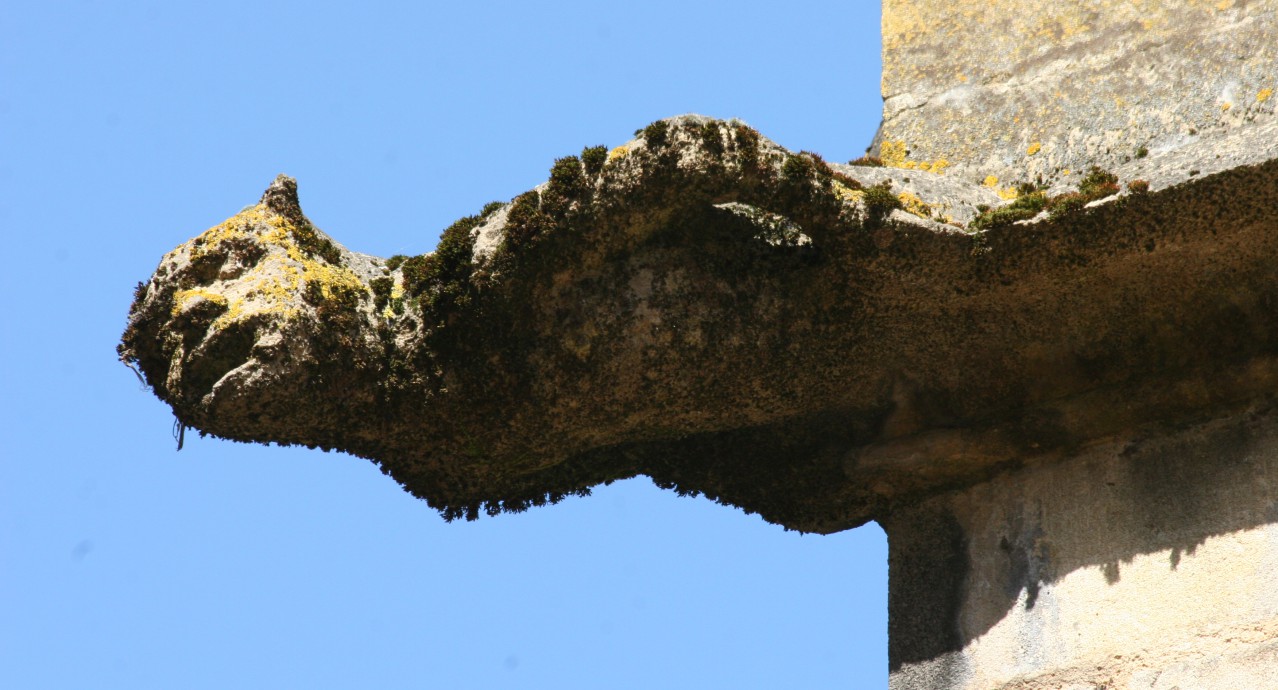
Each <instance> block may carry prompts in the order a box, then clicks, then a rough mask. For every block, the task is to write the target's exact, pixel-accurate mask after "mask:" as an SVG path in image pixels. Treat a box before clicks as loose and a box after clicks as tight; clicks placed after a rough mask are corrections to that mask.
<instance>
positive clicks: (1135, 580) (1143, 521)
mask: <svg viewBox="0 0 1278 690" xmlns="http://www.w3.org/2000/svg"><path fill="white" fill-rule="evenodd" d="M1276 486H1278V410H1275V409H1274V408H1272V407H1269V406H1262V407H1255V408H1251V409H1247V410H1243V411H1241V412H1239V413H1237V414H1234V415H1231V416H1228V417H1224V418H1221V419H1216V420H1213V421H1210V422H1204V423H1200V424H1195V425H1191V426H1188V427H1179V428H1163V429H1158V430H1152V429H1151V430H1146V431H1145V432H1143V433H1127V434H1120V435H1118V436H1116V437H1113V438H1112V439H1109V440H1107V441H1104V442H1099V443H1096V444H1094V445H1092V446H1090V447H1089V448H1087V449H1085V450H1083V451H1081V452H1080V453H1078V454H1077V455H1076V456H1075V457H1073V458H1072V459H1070V460H1068V461H1066V462H1061V463H1050V464H1041V465H1036V466H1034V467H1031V468H1027V469H1025V470H1022V471H1020V472H1017V473H1012V474H1008V475H1004V476H1002V477H999V478H997V479H995V480H993V481H990V482H987V483H985V484H982V485H980V486H977V487H973V488H971V489H969V490H967V491H961V492H955V493H953V494H950V495H947V496H943V497H938V498H934V499H932V500H930V501H927V502H924V503H923V504H921V505H919V506H915V507H911V508H909V509H906V510H902V511H899V512H897V513H895V514H894V515H892V516H891V517H890V518H889V519H888V520H887V521H886V522H885V525H884V526H885V527H886V529H887V530H888V532H889V535H890V537H891V540H890V546H891V555H890V559H891V563H892V565H891V569H892V571H891V585H890V586H891V595H890V604H889V607H890V616H889V620H890V621H891V623H890V625H891V626H892V647H891V656H892V659H891V663H892V668H893V673H892V676H891V678H892V680H891V685H890V686H891V687H892V688H937V689H941V688H944V689H945V690H960V689H962V690H977V689H986V688H1005V689H1007V690H1049V689H1051V690H1055V689H1057V688H1076V689H1078V690H1083V689H1086V690H1099V689H1101V688H1129V689H1131V690H1154V689H1158V690H1171V689H1172V688H1180V689H1181V690H1188V689H1190V688H1273V687H1278V587H1276V586H1275V585H1276V584H1278V501H1276V500H1275V493H1274V488H1275V487H1276Z"/></svg>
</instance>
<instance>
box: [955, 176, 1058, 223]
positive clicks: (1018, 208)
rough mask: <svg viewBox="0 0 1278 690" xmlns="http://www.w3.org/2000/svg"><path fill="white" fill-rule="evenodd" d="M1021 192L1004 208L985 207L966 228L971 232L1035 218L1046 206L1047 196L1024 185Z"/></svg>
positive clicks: (1029, 185) (1027, 184) (1030, 185)
mask: <svg viewBox="0 0 1278 690" xmlns="http://www.w3.org/2000/svg"><path fill="white" fill-rule="evenodd" d="M1022 191H1024V192H1025V193H1023V194H1021V196H1018V197H1016V200H1015V201H1013V202H1012V203H1010V204H1008V205H1006V206H1000V207H998V208H995V209H991V208H989V207H988V206H986V207H985V208H986V210H984V211H981V213H980V215H978V216H976V218H973V219H972V222H971V223H968V225H967V227H968V228H969V229H971V230H985V229H988V228H992V227H998V226H1000V225H1011V224H1012V223H1015V222H1016V221H1018V220H1029V219H1030V218H1033V217H1034V216H1037V215H1038V214H1039V212H1040V211H1042V210H1043V209H1044V208H1045V207H1046V206H1047V203H1048V202H1047V195H1046V194H1044V193H1043V192H1042V191H1041V190H1039V189H1037V188H1036V187H1034V185H1032V184H1029V183H1026V184H1025V185H1022ZM982 205H983V204H982ZM979 208H980V207H978V209H979Z"/></svg>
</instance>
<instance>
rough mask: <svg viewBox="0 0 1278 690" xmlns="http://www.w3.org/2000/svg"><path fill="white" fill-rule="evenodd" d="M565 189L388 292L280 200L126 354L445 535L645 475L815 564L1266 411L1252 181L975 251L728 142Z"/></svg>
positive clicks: (1268, 379) (1267, 191)
mask: <svg viewBox="0 0 1278 690" xmlns="http://www.w3.org/2000/svg"><path fill="white" fill-rule="evenodd" d="M586 160H587V162H586V163H585V164H583V163H581V162H580V161H579V160H578V159H575V158H573V159H565V160H564V161H561V162H560V163H558V164H556V167H555V170H554V171H552V175H551V181H550V182H549V183H548V184H547V185H544V186H542V187H541V188H539V190H537V191H534V192H532V193H530V194H527V195H523V196H521V197H519V198H518V199H516V200H515V202H514V203H513V204H510V205H506V206H504V207H501V208H499V209H495V210H490V211H489V214H488V215H487V216H486V217H485V218H484V219H472V220H469V221H465V222H463V223H461V224H460V225H459V226H457V227H455V228H453V229H451V230H450V231H448V232H447V233H446V234H445V238H444V240H443V241H442V242H441V246H440V249H439V250H438V251H437V252H436V253H435V254H433V255H430V256H427V257H418V258H414V259H410V260H408V261H405V262H403V263H402V264H400V265H397V266H395V267H394V268H392V267H391V266H388V265H387V263H386V262H385V261H383V260H381V259H376V258H373V257H368V256H364V255H360V254H356V253H352V252H349V251H347V250H345V249H344V248H342V247H340V245H337V244H335V243H333V242H332V241H331V240H329V239H328V238H327V237H326V236H324V235H323V234H322V233H320V232H319V231H318V230H316V229H315V228H314V227H313V226H311V224H310V223H309V222H308V221H307V220H306V219H305V217H304V216H303V215H302V213H301V210H300V208H299V207H298V206H297V200H296V195H295V189H294V187H293V183H292V182H291V181H289V180H286V179H281V180H277V182H276V183H275V184H274V185H272V187H271V189H270V190H268V192H267V194H266V196H265V197H264V199H263V202H262V203H261V204H259V205H257V206H254V207H251V208H249V209H246V210H245V211H243V212H242V213H241V214H239V215H237V216H235V217H234V218H232V219H230V220H228V221H227V222H226V223H223V224H222V225H219V226H217V227H215V228H213V229H211V230H209V231H207V232H206V233H204V234H203V235H201V236H199V237H197V238H196V239H194V240H192V241H191V242H188V243H187V244H185V245H183V246H182V247H180V248H178V249H177V250H175V251H174V252H172V253H170V254H169V255H168V256H166V257H165V259H164V260H163V261H162V262H161V264H160V267H159V268H158V269H157V272H156V274H155V275H154V276H153V277H152V278H151V280H150V281H149V282H148V283H146V284H145V285H143V286H142V287H141V288H140V290H139V293H138V299H137V301H136V303H135V305H134V309H133V312H132V315H131V323H130V326H129V329H128V332H127V333H126V334H125V338H124V343H123V345H122V350H121V351H122V354H123V356H124V357H125V359H127V360H129V361H132V362H136V364H137V366H138V367H139V368H140V369H141V371H142V372H143V373H144V374H145V375H146V378H147V381H148V382H150V383H151V385H152V386H153V387H154V389H155V392H156V393H157V395H159V396H160V397H161V398H163V399H164V400H166V401H168V402H169V403H170V404H171V405H172V406H173V409H174V412H175V414H176V415H177V416H178V418H179V420H181V422H182V423H184V424H186V425H188V426H190V427H193V428H196V429H199V430H200V431H202V432H207V433H212V434H215V435H218V436H223V437H227V438H232V439H237V440H246V441H261V442H266V441H276V442H281V443H301V444H306V445H312V446H322V447H328V448H338V449H342V450H346V451H350V452H352V453H355V454H357V455H361V456H364V457H369V458H373V459H375V460H377V461H378V462H379V463H380V464H381V466H382V468H383V469H384V470H385V471H386V472H387V473H388V474H390V475H391V476H393V477H394V478H395V479H397V480H398V481H400V482H401V483H402V484H403V485H404V486H405V487H406V488H407V489H408V490H409V491H412V492H413V493H415V494H416V495H419V496H421V497H423V498H425V499H427V500H428V501H430V502H431V504H432V505H434V506H436V507H437V508H439V509H440V510H442V511H443V512H444V514H445V515H446V516H448V517H458V516H470V517H474V516H476V515H477V514H478V513H480V512H482V511H485V510H486V511H489V512H496V511H499V510H503V509H507V510H521V509H524V508H526V507H528V506H530V505H537V504H540V503H542V502H545V501H547V500H554V499H555V498H556V497H557V496H559V495H563V494H566V493H570V492H575V491H583V490H586V489H588V487H590V486H592V485H594V484H597V483H599V482H604V481H609V480H612V479H617V478H622V477H628V476H632V475H634V474H640V473H642V474H647V475H649V476H651V477H653V478H654V480H656V481H657V482H658V483H659V484H661V485H664V486H669V487H672V488H676V489H678V490H680V491H684V492H701V493H705V494H707V495H708V496H710V497H712V498H715V499H717V500H721V501H724V502H727V503H731V504H734V505H739V506H741V507H743V508H745V509H747V510H750V511H754V512H758V513H760V514H761V515H763V517H764V518H765V519H768V520H771V521H773V522H778V523H780V524H784V525H786V526H788V527H792V528H795V529H800V530H807V531H816V532H830V531H835V530H840V529H845V528H848V527H851V526H855V525H858V524H860V523H862V522H864V521H866V520H869V519H872V518H875V517H879V516H882V515H885V514H887V513H888V512H890V511H891V510H892V509H893V508H894V507H895V506H899V505H903V504H910V503H913V502H915V501H917V500H919V499H920V498H922V497H925V496H928V495H930V494H933V493H936V492H938V491H942V490H945V489H949V488H954V487H961V486H965V485H968V484H972V483H975V482H978V481H981V480H983V479H984V478H986V477H988V476H991V475H992V474H994V473H997V472H1000V471H1004V470H1007V469H1009V468H1011V467H1015V466H1019V465H1021V464H1024V463H1025V462H1027V461H1029V460H1030V459H1032V458H1035V457H1046V456H1050V455H1052V454H1059V453H1062V452H1067V451H1068V450H1069V449H1071V448H1074V447H1077V446H1079V445H1080V444H1083V443H1086V442H1088V441H1089V440H1090V439H1093V438H1096V437H1098V436H1104V435H1107V434H1113V433H1118V432H1120V431H1122V430H1125V429H1129V428H1134V427H1139V426H1140V425H1142V424H1147V423H1152V422H1162V421H1166V420H1174V419H1181V418H1187V417H1192V416H1193V415H1195V414H1198V413H1200V412H1201V411H1202V410H1203V409H1205V408H1209V407H1211V406H1214V405H1222V404H1228V403H1232V402H1235V401H1238V400H1247V399H1250V398H1253V397H1255V396H1257V395H1261V394H1264V393H1267V392H1269V391H1272V390H1273V386H1272V385H1271V384H1272V375H1271V373H1270V368H1269V367H1270V365H1269V364H1268V363H1267V362H1268V360H1267V359H1266V358H1267V357H1269V356H1272V355H1273V354H1275V349H1276V348H1278V319H1276V318H1275V314H1276V313H1278V312H1276V311H1275V308H1274V307H1275V305H1278V285H1276V284H1275V281H1274V280H1273V268H1272V257H1273V256H1274V255H1275V253H1276V252H1278V232H1276V228H1278V215H1276V212H1275V209H1278V190H1276V189H1275V185H1274V183H1273V180H1274V173H1275V166H1276V165H1278V163H1275V162H1273V161H1270V162H1266V163H1261V164H1258V165H1254V166H1248V167H1241V168H1235V169H1232V170H1228V171H1222V172H1219V173H1217V174H1214V175H1199V176H1197V177H1195V178H1192V179H1191V180H1190V181H1189V182H1187V183H1184V184H1181V185H1179V186H1176V187H1169V188H1166V189H1163V190H1161V191H1156V192H1153V193H1148V194H1135V195H1128V194H1124V195H1121V196H1119V197H1112V198H1111V199H1110V200H1109V201H1108V202H1107V203H1102V204H1100V205H1099V206H1096V207H1094V208H1089V209H1083V210H1080V211H1077V212H1075V213H1073V214H1070V215H1066V216H1062V217H1058V218H1055V219H1041V220H1039V221H1038V222H1036V223H1034V224H1032V225H1015V226H1003V227H995V228H993V229H990V230H989V231H987V232H982V233H975V234H969V233H965V232H963V231H961V230H959V229H957V228H955V227H952V226H949V225H945V224H940V223H936V222H933V221H929V220H925V219H922V218H919V217H916V216H913V215H909V214H906V213H904V212H902V211H899V210H898V211H891V212H890V215H889V216H887V217H884V218H877V217H870V215H871V214H869V213H868V212H867V210H866V206H867V205H866V203H865V194H864V193H863V192H860V191H857V190H853V189H852V188H853V187H856V186H859V185H860V184H861V183H862V182H865V183H868V182H872V181H874V180H877V179H879V178H881V177H883V176H884V175H907V174H913V175H915V176H917V175H920V174H922V173H917V172H912V173H910V172H902V171H888V170H887V169H883V168H857V167H840V170H842V171H846V172H847V173H848V174H849V175H851V176H853V177H847V176H843V175H842V173H838V174H837V175H839V176H836V173H834V172H832V171H831V170H829V169H828V168H827V167H826V166H824V165H823V164H821V163H819V162H817V160H816V159H815V158H813V157H811V156H808V155H794V154H791V153H789V152H786V151H784V150H783V149H781V148H779V147H777V146H775V145H774V144H772V143H771V142H768V141H767V140H765V139H761V138H759V137H758V136H757V135H756V134H755V133H754V132H753V130H750V129H749V128H747V127H745V126H744V125H740V124H738V123H725V122H717V121H710V120H706V119H704V118H698V117H685V118H679V119H675V120H672V121H668V122H663V123H658V124H657V125H654V126H653V127H650V128H649V129H648V130H646V133H645V134H644V136H642V137H640V138H639V139H637V140H636V141H633V142H631V143H630V144H628V145H627V146H626V147H623V148H622V149H620V150H618V151H615V152H613V154H612V156H611V159H610V160H608V161H607V162H606V163H605V162H604V160H603V157H602V152H593V153H591V154H590V155H588V156H587V157H586ZM856 176H859V177H860V181H858V180H856V179H854V177H856ZM887 197H888V198H889V199H892V195H890V194H889V195H887ZM750 208H752V209H757V210H758V212H757V213H754V212H743V209H750ZM378 280H380V281H381V287H380V290H381V293H380V296H378V294H377V289H378V288H377V287H376V286H375V285H374V282H375V281H378ZM401 312H402V313H401ZM1249 367H1250V368H1249ZM1253 369H1254V371H1253ZM1257 372H1259V373H1257Z"/></svg>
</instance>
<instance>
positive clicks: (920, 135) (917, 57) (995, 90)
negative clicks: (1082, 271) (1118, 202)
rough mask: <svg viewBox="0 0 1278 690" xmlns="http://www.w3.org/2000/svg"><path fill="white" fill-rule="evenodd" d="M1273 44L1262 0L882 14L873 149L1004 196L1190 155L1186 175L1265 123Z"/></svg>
mask: <svg viewBox="0 0 1278 690" xmlns="http://www.w3.org/2000/svg"><path fill="white" fill-rule="evenodd" d="M1275 35H1278V5H1275V4H1274V3H1273V2H1268V1H1263V0H1211V1H1207V0H1160V1H1158V2H1151V1H1127V0H1122V1H1115V0H1081V1H1075V2H1059V3H1043V2H1038V1H1037V0H999V2H996V3H990V2H984V1H979V2H978V1H976V0H885V2H884V6H883V97H884V107H883V118H884V121H883V125H882V128H881V129H880V132H879V134H878V136H877V137H876V140H875V145H874V148H875V151H876V152H877V153H878V154H879V155H880V156H882V157H883V158H885V159H887V160H889V161H890V162H892V163H895V164H898V165H909V166H924V167H927V168H932V169H934V168H936V167H940V168H942V169H943V170H944V174H947V175H958V176H960V177H963V178H964V179H966V180H969V181H982V180H984V179H986V178H987V177H991V176H992V177H993V178H996V179H994V180H993V181H992V182H991V185H993V186H998V187H1000V188H1004V189H1008V188H1012V187H1014V186H1015V184H1016V183H1018V182H1026V181H1035V180H1038V179H1040V178H1041V179H1042V180H1043V181H1044V182H1046V183H1048V184H1065V185H1068V184H1071V180H1073V179H1077V177H1078V175H1079V174H1081V173H1083V172H1085V171H1086V170H1087V168H1088V167H1089V166H1092V165H1100V166H1102V167H1104V168H1110V169H1113V168H1117V167H1118V166H1119V165H1121V164H1125V163H1129V162H1134V161H1140V160H1141V159H1142V158H1143V157H1144V156H1146V155H1147V156H1148V157H1150V158H1157V157H1159V156H1161V155H1165V154H1169V153H1174V152H1176V151H1180V150H1182V149H1184V148H1186V147H1193V146H1195V145H1198V146H1201V147H1204V148H1203V149H1202V150H1206V151H1210V152H1211V154H1212V155H1195V156H1193V157H1192V158H1193V159H1195V161H1196V163H1195V167H1197V164H1202V163H1207V162H1209V161H1213V160H1215V158H1214V155H1216V154H1219V153H1220V151H1213V150H1212V149H1215V148H1217V147H1219V146H1220V145H1221V142H1222V141H1225V140H1228V139H1230V138H1231V137H1233V136H1235V135H1236V134H1237V133H1238V132H1239V131H1241V130H1244V129H1247V128H1249V127H1251V126H1252V125H1254V124H1257V123H1263V122H1266V121H1272V120H1273V119H1274V106H1275V103H1278V99H1275V98H1274V96H1275V95H1276V94H1275V90H1276V89H1278V41H1275V40H1274V36H1275ZM1272 141H1273V139H1272V138H1271V139H1269V140H1268V142H1272ZM1261 146H1262V147H1263V148H1264V149H1265V150H1269V151H1272V143H1262V144H1261ZM1226 160H1228V158H1226ZM938 162H939V163H940V165H939V166H938V165H937V164H938ZM1236 164H1237V162H1236V161H1235V162H1234V163H1226V164H1225V166H1226V167H1233V166H1234V165H1236ZM1133 172H1134V171H1133ZM1131 177H1132V178H1139V177H1145V175H1141V174H1132V175H1131Z"/></svg>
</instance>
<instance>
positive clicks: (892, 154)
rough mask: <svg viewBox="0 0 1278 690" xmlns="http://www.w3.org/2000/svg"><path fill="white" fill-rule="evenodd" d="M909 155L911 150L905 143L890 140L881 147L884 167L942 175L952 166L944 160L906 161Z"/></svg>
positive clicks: (881, 158)
mask: <svg viewBox="0 0 1278 690" xmlns="http://www.w3.org/2000/svg"><path fill="white" fill-rule="evenodd" d="M909 154H910V151H909V148H908V147H907V146H906V145H905V142H904V141H892V140H890V139H889V140H887V141H885V142H883V143H882V144H880V145H879V160H881V161H883V165H885V166H887V167H889V168H901V169H904V170H923V171H926V172H931V173H935V174H937V175H940V174H942V173H943V172H944V171H945V169H946V168H948V167H949V165H950V162H949V161H948V160H946V159H944V158H938V159H937V160H934V161H912V160H906V157H907V156H909Z"/></svg>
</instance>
